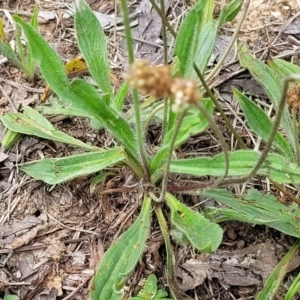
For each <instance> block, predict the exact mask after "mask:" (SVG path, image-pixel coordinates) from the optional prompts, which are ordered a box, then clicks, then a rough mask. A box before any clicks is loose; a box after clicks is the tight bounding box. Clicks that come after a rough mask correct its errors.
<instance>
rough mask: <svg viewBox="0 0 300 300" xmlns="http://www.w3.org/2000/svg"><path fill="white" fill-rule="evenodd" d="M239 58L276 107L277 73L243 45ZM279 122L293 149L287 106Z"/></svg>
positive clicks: (277, 100)
mask: <svg viewBox="0 0 300 300" xmlns="http://www.w3.org/2000/svg"><path fill="white" fill-rule="evenodd" d="M239 60H240V63H241V65H242V66H243V67H244V68H247V69H248V70H249V71H250V73H251V75H252V76H253V77H254V78H255V79H256V80H257V81H258V82H259V83H260V84H261V85H262V86H263V88H264V90H265V91H266V93H267V94H268V96H269V98H270V100H271V101H272V103H273V104H274V106H275V108H277V107H278V104H279V101H280V99H281V93H282V87H283V86H282V85H281V84H279V80H278V78H277V74H276V73H275V72H274V71H273V70H272V69H271V68H270V67H269V66H267V65H266V64H264V63H263V62H261V61H260V60H258V59H255V58H254V57H253V56H252V55H251V54H249V53H248V52H247V49H246V48H245V47H244V46H243V47H241V48H240V51H239ZM281 124H282V127H283V128H284V131H285V134H286V136H287V140H288V141H289V143H290V145H291V146H292V148H293V149H295V141H294V129H293V124H292V119H291V117H290V113H289V111H288V109H287V107H285V108H284V111H283V113H282V117H281Z"/></svg>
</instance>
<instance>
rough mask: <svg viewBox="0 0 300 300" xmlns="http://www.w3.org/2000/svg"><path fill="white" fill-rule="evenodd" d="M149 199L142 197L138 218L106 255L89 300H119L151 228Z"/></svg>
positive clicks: (94, 280)
mask: <svg viewBox="0 0 300 300" xmlns="http://www.w3.org/2000/svg"><path fill="white" fill-rule="evenodd" d="M150 208H151V199H150V198H149V197H145V198H144V200H143V207H142V210H141V212H140V215H139V217H138V218H137V219H136V221H135V222H134V223H133V224H132V225H131V226H130V227H129V229H127V230H126V231H125V232H124V233H123V234H122V235H121V236H120V237H119V238H118V239H117V240H116V241H115V242H114V243H113V244H112V245H111V246H110V248H109V249H108V250H107V251H106V252H105V254H104V256H103V258H102V260H101V262H100V265H99V268H98V270H97V273H96V275H95V277H94V278H93V282H92V289H91V292H90V297H91V300H121V299H123V291H122V289H123V287H124V285H125V283H126V279H127V277H128V275H129V274H130V273H131V272H132V271H133V269H134V268H135V266H136V264H137V263H138V261H139V259H140V256H141V254H142V252H143V249H144V247H145V243H146V239H147V235H148V231H149V227H150Z"/></svg>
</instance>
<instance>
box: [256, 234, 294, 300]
mask: <svg viewBox="0 0 300 300" xmlns="http://www.w3.org/2000/svg"><path fill="white" fill-rule="evenodd" d="M299 247H300V241H299V240H298V241H297V242H296V243H295V244H294V245H293V247H291V249H290V250H289V251H288V253H287V254H286V255H285V256H284V257H283V258H282V259H281V261H280V262H279V264H278V265H277V266H276V268H275V269H274V271H273V272H272V274H271V275H270V277H269V278H268V279H267V281H266V282H265V284H264V287H263V289H262V290H261V291H260V292H259V293H258V295H257V296H256V298H255V300H265V299H276V298H277V297H276V295H277V293H278V292H279V288H280V286H281V284H282V282H283V279H284V277H285V275H286V274H287V272H288V269H289V266H290V264H291V262H292V260H293V258H294V257H295V256H296V255H297V252H298V250H299ZM296 292H297V291H295V294H296ZM298 292H299V289H298ZM297 298H298V297H297ZM297 298H294V297H292V296H291V297H290V298H288V297H287V295H286V297H285V298H284V299H285V300H288V299H290V300H292V299H297Z"/></svg>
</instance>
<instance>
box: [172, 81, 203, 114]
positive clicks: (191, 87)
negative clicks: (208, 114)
mask: <svg viewBox="0 0 300 300" xmlns="http://www.w3.org/2000/svg"><path fill="white" fill-rule="evenodd" d="M171 92H172V94H173V95H174V98H175V99H174V104H173V106H172V109H173V111H175V112H178V111H182V110H184V109H185V108H188V107H189V106H190V105H191V104H193V103H197V101H199V100H200V94H199V92H198V89H197V84H196V82H195V81H194V80H192V79H185V78H175V79H174V80H173V82H172V85H171Z"/></svg>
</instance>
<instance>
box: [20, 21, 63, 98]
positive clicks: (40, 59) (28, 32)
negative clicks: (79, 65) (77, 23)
mask: <svg viewBox="0 0 300 300" xmlns="http://www.w3.org/2000/svg"><path fill="white" fill-rule="evenodd" d="M14 20H15V21H16V22H17V23H18V24H19V25H20V27H21V28H22V30H23V32H24V34H25V36H26V38H27V40H28V43H29V45H30V49H31V53H32V57H33V59H34V60H35V62H36V63H37V64H38V65H39V67H40V69H41V73H42V75H43V78H44V79H45V80H46V81H47V83H48V84H49V85H50V87H51V89H52V90H53V91H54V92H55V93H56V94H57V95H58V96H62V95H63V92H64V91H65V89H66V88H68V86H69V80H68V76H67V73H66V70H65V68H64V66H63V64H62V62H61V60H60V58H59V56H58V55H57V54H56V53H55V51H54V50H53V49H52V48H51V47H50V46H49V45H48V44H47V42H46V41H45V40H44V39H43V38H42V37H41V36H40V35H39V34H38V33H37V32H36V31H35V30H34V28H33V27H32V26H31V25H29V24H26V22H25V21H24V20H22V19H21V18H20V17H19V16H16V15H15V16H14Z"/></svg>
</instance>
